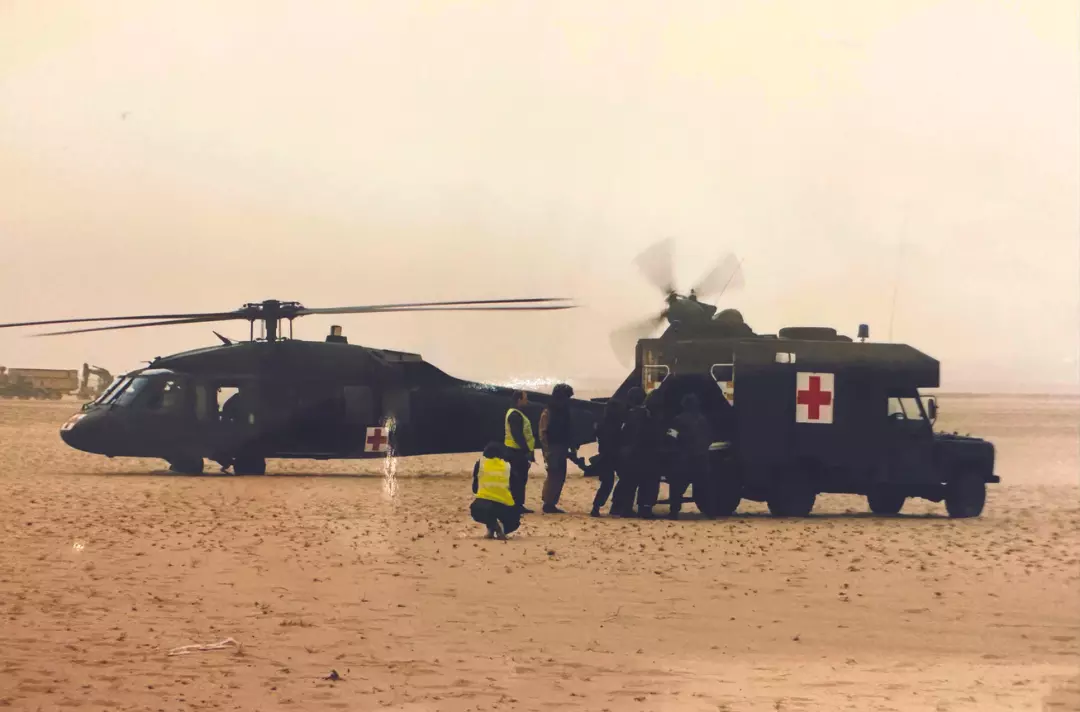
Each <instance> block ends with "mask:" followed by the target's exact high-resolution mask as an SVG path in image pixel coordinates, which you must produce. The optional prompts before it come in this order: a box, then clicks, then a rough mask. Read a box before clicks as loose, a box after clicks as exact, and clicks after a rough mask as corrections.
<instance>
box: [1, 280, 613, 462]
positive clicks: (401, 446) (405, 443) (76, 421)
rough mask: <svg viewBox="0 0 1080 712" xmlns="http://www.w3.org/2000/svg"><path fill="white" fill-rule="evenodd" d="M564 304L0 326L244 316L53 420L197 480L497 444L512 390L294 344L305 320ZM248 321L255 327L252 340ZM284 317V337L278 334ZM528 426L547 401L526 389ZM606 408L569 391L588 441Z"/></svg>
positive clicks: (414, 362)
mask: <svg viewBox="0 0 1080 712" xmlns="http://www.w3.org/2000/svg"><path fill="white" fill-rule="evenodd" d="M566 302H567V300H565V299H556V298H525V299H490V300H472V301H444V302H418V303H409V304H378V305H367V306H351V307H329V308H308V307H305V306H303V305H302V304H300V303H299V302H287V301H279V300H275V299H268V300H265V301H262V302H255V303H248V304H245V305H244V306H242V307H240V308H239V309H236V310H233V311H222V312H210V313H194V314H151V315H137V316H117V317H90V318H79V319H53V320H47V321H34V322H19V323H11V324H0V328H16V327H29V326H42V325H48V324H76V323H86V322H133V323H126V324H113V325H109V326H93V327H87V328H78V329H71V330H66V331H53V332H48V333H43V334H37V336H57V335H61V334H75V333H86V332H96V331H111V330H118V329H134V328H144V327H150V326H168V325H175V324H205V323H212V322H220V321H247V322H248V323H249V339H248V341H234V340H232V339H229V338H227V337H225V336H222V335H221V334H218V333H217V332H214V334H215V336H217V338H218V339H219V340H220V341H221V344H219V345H215V346H212V347H206V348H198V349H194V350H191V351H185V352H182V353H177V354H173V355H170V356H163V357H158V358H155V359H154V360H153V361H151V362H149V364H148V365H147V366H146V367H145V368H142V369H138V370H136V371H133V372H131V373H127V374H124V375H122V376H120V377H118V378H116V379H115V380H114V381H113V383H112V384H111V385H110V386H109V387H108V388H107V389H106V390H105V391H104V392H103V393H102V394H101V395H100V396H99V397H98V398H96V399H95V400H93V401H92V402H89V403H87V404H85V405H84V406H83V408H82V412H80V413H77V414H75V415H74V416H72V417H71V418H70V419H69V420H68V421H67V422H66V423H64V425H63V426H62V427H61V430H60V435H61V438H62V439H63V440H64V442H65V443H67V444H68V445H69V446H71V447H73V448H75V449H78V450H82V451H85V452H90V453H96V454H101V455H105V456H107V457H148V458H161V459H163V460H165V461H166V462H168V463H169V466H170V468H171V469H172V470H173V471H176V472H180V473H185V474H198V473H201V472H203V471H204V460H205V459H210V460H213V461H215V462H217V463H219V464H220V465H222V469H223V470H224V469H226V468H227V467H228V466H230V465H231V466H232V468H233V471H234V472H235V473H236V474H241V475H243V474H264V473H265V472H266V460H267V458H292V459H315V460H329V459H359V458H372V457H387V456H410V455H429V454H441V453H461V452H479V451H481V450H483V448H484V446H485V445H486V444H487V443H488V442H489V441H491V440H502V438H503V434H504V427H505V426H504V417H505V413H506V410H507V408H508V407H509V406H510V405H511V395H512V393H513V390H514V389H511V388H508V387H500V386H494V385H489V384H485V383H478V382H474V381H467V380H462V379H458V378H454V377H452V376H450V375H448V374H447V373H445V372H443V371H441V370H440V369H438V368H436V367H435V366H434V365H432V364H430V363H428V362H426V361H425V360H424V359H423V358H422V357H421V356H420V355H419V354H415V353H407V352H402V351H393V350H389V349H378V348H369V347H365V346H359V345H350V344H349V343H348V340H347V338H346V337H345V336H344V335H343V334H342V331H341V327H340V326H332V327H331V329H330V334H329V335H328V336H326V338H325V340H324V341H321V342H320V341H303V340H299V339H294V338H292V335H293V321H294V320H295V319H297V318H300V317H303V316H309V315H315V314H321V315H327V314H333V315H337V314H375V313H406V312H420V311H493V312H494V311H511V310H516V311H521V310H527V311H550V310H559V309H569V308H573V306H574V305H572V304H568V303H566ZM255 322H260V324H261V327H260V334H259V337H256V332H255ZM284 322H288V331H289V336H288V337H285V336H284V335H283V331H284V329H283V327H284ZM526 392H527V393H528V397H529V405H527V406H525V408H524V409H523V410H524V411H525V413H526V415H527V416H528V417H529V418H530V419H532V420H533V422H534V423H535V422H536V420H537V419H538V417H539V411H540V409H541V408H542V407H543V405H544V404H545V403H546V402H547V401H548V400H549V399H550V395H547V394H544V393H539V392H535V391H526ZM602 407H603V406H601V405H600V404H597V403H592V402H589V401H582V400H577V399H572V400H571V403H570V411H571V415H572V418H573V422H574V425H573V427H574V432H575V435H576V436H577V437H578V438H579V441H580V442H581V443H587V442H592V439H593V434H592V433H593V430H592V426H593V423H594V422H595V420H596V418H597V416H598V415H599V411H600V409H602Z"/></svg>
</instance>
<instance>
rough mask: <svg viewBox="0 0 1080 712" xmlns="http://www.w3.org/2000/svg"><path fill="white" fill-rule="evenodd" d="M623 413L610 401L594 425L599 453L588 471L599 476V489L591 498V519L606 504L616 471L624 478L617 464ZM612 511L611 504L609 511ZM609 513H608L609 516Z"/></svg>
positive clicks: (620, 407) (618, 406) (618, 403)
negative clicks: (601, 416)
mask: <svg viewBox="0 0 1080 712" xmlns="http://www.w3.org/2000/svg"><path fill="white" fill-rule="evenodd" d="M624 411H625V409H624V408H623V404H622V402H621V401H618V400H615V399H612V400H610V401H608V403H607V405H606V406H605V407H604V416H603V418H601V420H600V422H599V423H597V424H596V443H597V445H598V446H599V452H598V453H597V455H596V457H595V458H593V460H592V462H593V463H594V465H593V467H591V468H589V469H590V471H595V472H596V473H597V474H598V475H599V477H600V487H598V488H597V490H596V496H595V497H594V498H593V505H592V513H591V516H593V517H599V516H600V508H601V507H603V506H604V505H605V504H607V501H608V497H609V496H611V490H612V488H613V487H614V486H615V473H616V471H617V472H618V475H619V479H620V480H621V479H622V478H623V477H624V474H623V465H622V464H621V463H620V462H619V450H620V447H621V442H622V425H623V418H624V417H625V412H624ZM582 469H584V468H582ZM614 510H615V505H614V502H613V503H612V506H611V511H614ZM611 511H609V512H608V513H609V514H610V513H611Z"/></svg>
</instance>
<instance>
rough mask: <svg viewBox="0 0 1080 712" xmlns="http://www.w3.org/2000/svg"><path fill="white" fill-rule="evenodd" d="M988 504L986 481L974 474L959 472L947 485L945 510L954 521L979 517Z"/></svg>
mask: <svg viewBox="0 0 1080 712" xmlns="http://www.w3.org/2000/svg"><path fill="white" fill-rule="evenodd" d="M985 504H986V481H985V480H983V478H982V477H980V476H979V475H977V474H975V473H974V472H966V471H965V472H959V473H957V474H956V476H954V477H953V478H952V480H950V481H949V483H948V484H947V485H945V509H946V510H947V511H948V512H949V516H950V517H952V518H954V519H963V518H967V517H977V516H979V515H980V514H982V511H983V506H984V505H985Z"/></svg>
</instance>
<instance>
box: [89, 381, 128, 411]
mask: <svg viewBox="0 0 1080 712" xmlns="http://www.w3.org/2000/svg"><path fill="white" fill-rule="evenodd" d="M132 380H133V379H131V378H130V377H128V376H120V377H118V378H117V379H116V380H115V381H113V384H112V385H111V386H109V387H108V388H107V389H105V392H104V393H102V394H101V396H100V397H98V399H97V400H96V401H94V404H95V405H108V404H109V403H113V402H115V401H116V399H117V398H119V397H120V394H121V393H123V392H124V389H125V388H127V387H128V385H129V384H130V383H131V381H132Z"/></svg>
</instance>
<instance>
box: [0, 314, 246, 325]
mask: <svg viewBox="0 0 1080 712" xmlns="http://www.w3.org/2000/svg"><path fill="white" fill-rule="evenodd" d="M235 316H237V313H236V312H234V311H232V312H202V313H199V314H141V315H138V316H94V317H86V318H80V319H46V320H45V321H20V322H14V323H11V324H0V329H9V328H14V327H19V326H47V325H49V324H82V323H87V322H99V321H136V320H140V319H159V320H171V319H201V318H209V317H213V318H214V319H230V318H233V317H235Z"/></svg>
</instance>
